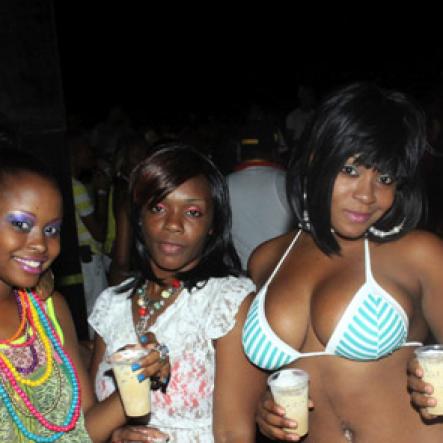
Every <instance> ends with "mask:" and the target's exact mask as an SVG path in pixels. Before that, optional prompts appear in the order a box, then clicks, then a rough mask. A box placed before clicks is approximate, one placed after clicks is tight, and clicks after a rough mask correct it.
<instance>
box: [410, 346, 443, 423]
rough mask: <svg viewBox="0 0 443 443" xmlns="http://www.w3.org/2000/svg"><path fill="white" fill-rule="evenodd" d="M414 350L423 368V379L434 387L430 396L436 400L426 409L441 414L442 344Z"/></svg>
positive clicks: (442, 395)
mask: <svg viewBox="0 0 443 443" xmlns="http://www.w3.org/2000/svg"><path fill="white" fill-rule="evenodd" d="M414 352H415V356H416V357H417V360H418V363H419V364H420V366H421V367H422V369H423V380H424V381H425V382H426V383H430V384H431V385H432V386H433V387H434V392H433V393H432V397H434V398H435V399H436V400H437V404H436V405H435V406H429V407H428V408H427V410H428V412H429V413H430V414H433V415H443V345H429V346H421V347H419V348H417V349H416V350H415V351H414Z"/></svg>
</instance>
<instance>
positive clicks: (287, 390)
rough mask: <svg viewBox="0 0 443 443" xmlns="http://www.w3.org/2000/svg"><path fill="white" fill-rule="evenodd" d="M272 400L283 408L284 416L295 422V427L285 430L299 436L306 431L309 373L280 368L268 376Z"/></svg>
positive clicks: (307, 427)
mask: <svg viewBox="0 0 443 443" xmlns="http://www.w3.org/2000/svg"><path fill="white" fill-rule="evenodd" d="M268 386H269V388H270V389H271V392H272V396H273V397H274V401H275V402H276V403H277V404H278V405H280V406H283V407H284V408H285V411H286V414H285V416H286V417H287V418H289V419H291V420H295V421H296V422H297V428H296V429H291V428H285V430H286V432H292V433H297V434H298V435H299V436H300V437H302V436H303V435H306V434H307V433H308V429H309V426H308V386H309V375H308V373H307V372H305V371H303V370H302V369H282V370H281V371H277V372H274V373H273V374H272V375H271V376H269V377H268Z"/></svg>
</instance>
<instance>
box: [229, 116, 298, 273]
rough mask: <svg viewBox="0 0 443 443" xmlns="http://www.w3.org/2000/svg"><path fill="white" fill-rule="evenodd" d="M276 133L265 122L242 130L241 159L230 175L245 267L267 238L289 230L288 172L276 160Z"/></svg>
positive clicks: (234, 230)
mask: <svg viewBox="0 0 443 443" xmlns="http://www.w3.org/2000/svg"><path fill="white" fill-rule="evenodd" d="M275 137H276V133H275V132H274V131H273V129H272V127H269V126H266V124H265V123H264V122H257V123H253V124H248V125H246V126H245V127H244V128H242V130H241V131H240V136H239V139H240V141H239V145H240V157H241V161H240V163H238V164H237V165H236V167H235V170H234V172H232V173H231V174H229V175H228V176H227V182H228V186H229V199H230V203H231V209H232V237H233V241H234V246H235V248H236V250H237V253H238V254H239V256H240V260H241V263H242V268H243V269H244V270H246V268H247V263H248V259H249V256H250V254H251V252H252V251H253V250H254V249H255V248H256V247H257V246H258V245H259V244H260V243H263V242H264V241H266V240H269V239H271V238H274V237H277V236H279V235H281V234H284V233H286V232H288V231H289V230H290V229H291V228H292V226H293V217H292V213H291V210H290V207H289V203H288V200H287V197H286V185H285V180H286V172H285V170H284V169H283V168H282V166H281V165H280V164H279V163H277V162H276V161H275V159H276V157H277V140H276V138H275Z"/></svg>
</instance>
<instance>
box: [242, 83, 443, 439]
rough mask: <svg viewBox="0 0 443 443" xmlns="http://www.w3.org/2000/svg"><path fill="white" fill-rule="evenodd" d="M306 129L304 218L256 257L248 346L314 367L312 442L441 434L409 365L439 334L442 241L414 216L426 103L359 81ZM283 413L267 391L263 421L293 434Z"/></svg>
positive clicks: (263, 360) (268, 430)
mask: <svg viewBox="0 0 443 443" xmlns="http://www.w3.org/2000/svg"><path fill="white" fill-rule="evenodd" d="M308 135H309V136H308V138H307V143H306V144H305V145H303V147H302V150H301V152H300V157H298V158H297V159H296V161H295V162H294V163H293V164H292V166H291V168H290V169H289V172H288V174H289V175H288V192H289V196H290V200H291V203H292V205H293V207H294V211H295V214H296V215H297V219H298V220H300V222H301V225H300V226H301V228H300V229H298V230H296V231H295V232H291V233H289V234H287V235H284V236H281V237H278V238H276V239H273V240H270V241H269V242H266V243H264V244H263V245H261V246H260V247H259V248H258V249H257V250H256V251H255V252H254V254H253V256H252V257H251V259H250V261H249V270H250V274H251V276H252V279H253V280H254V282H255V283H256V285H257V287H258V288H260V290H259V292H258V294H257V297H256V299H255V301H254V303H253V305H252V307H251V309H250V311H249V314H248V319H247V320H246V323H245V327H244V331H243V344H244V349H245V352H246V353H247V355H248V357H249V358H250V360H251V361H252V362H253V363H255V364H257V365H259V366H260V367H262V368H264V369H267V370H269V371H275V370H278V369H280V368H283V367H296V368H301V369H304V370H305V371H307V372H308V374H309V377H310V384H309V389H310V396H311V398H312V400H313V403H314V409H313V410H312V411H311V412H310V414H309V421H310V424H309V434H308V435H307V437H306V438H305V440H304V441H305V442H315V443H323V442H324V443H326V442H328V443H329V442H341V441H343V442H345V441H348V442H375V441H379V442H397V441H398V442H402V443H416V442H426V443H437V442H441V441H442V439H443V423H442V422H441V421H440V422H433V423H430V422H423V421H422V420H421V418H420V415H419V414H418V413H417V411H416V410H415V408H414V407H413V406H412V405H411V401H410V397H409V394H408V391H407V372H406V368H407V363H408V361H409V360H410V358H411V356H412V355H413V352H414V348H415V347H416V346H419V345H420V344H421V343H423V342H424V341H425V340H426V339H427V337H428V335H430V334H432V335H433V336H434V337H435V339H436V340H437V341H438V342H442V340H443V322H442V318H443V295H442V291H441V288H442V287H443V273H442V272H441V263H443V242H442V241H441V239H439V238H438V237H437V236H435V235H434V234H432V233H430V232H425V231H421V230H418V229H416V227H417V224H418V223H419V221H420V220H421V216H422V209H423V207H424V206H425V204H424V195H423V189H422V185H421V180H420V165H421V161H422V158H423V154H424V152H425V151H426V149H427V139H426V128H425V118H424V113H423V111H422V110H421V109H420V108H419V107H418V106H417V105H416V103H415V101H414V100H412V99H411V98H410V97H408V96H406V95H405V94H403V93H401V92H397V91H391V90H386V89H383V88H380V87H378V86H376V85H375V84H372V83H357V84H352V85H348V86H345V87H343V88H342V89H340V90H338V91H335V92H333V93H332V94H331V95H329V96H328V97H326V98H325V99H324V100H323V101H322V103H321V104H320V105H319V107H318V110H317V113H316V114H315V116H314V120H313V126H312V129H311V131H310V133H309V134H308ZM284 413H285V411H284V410H283V409H282V408H280V407H278V406H277V405H275V403H274V402H273V401H272V399H271V398H270V396H269V394H268V395H267V396H265V397H264V398H263V400H262V401H261V402H260V404H259V408H258V412H257V421H258V424H259V427H260V429H261V430H262V432H263V433H265V434H266V435H268V436H270V437H272V438H274V439H280V440H283V441H296V440H298V439H299V437H298V436H297V434H296V432H297V424H296V423H295V422H294V421H292V420H288V419H287V418H286V417H285V416H284ZM287 427H292V428H293V429H294V431H295V434H290V433H288V432H286V431H285V430H284V428H287Z"/></svg>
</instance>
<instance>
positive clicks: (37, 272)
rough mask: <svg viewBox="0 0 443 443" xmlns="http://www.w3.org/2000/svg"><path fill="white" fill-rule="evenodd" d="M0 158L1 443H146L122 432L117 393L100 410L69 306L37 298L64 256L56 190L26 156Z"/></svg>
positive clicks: (7, 153)
mask: <svg viewBox="0 0 443 443" xmlns="http://www.w3.org/2000/svg"><path fill="white" fill-rule="evenodd" d="M0 159H1V160H0V374H1V377H0V441H2V442H43V443H44V442H69V443H87V442H89V441H93V442H105V441H109V438H112V439H113V441H118V440H127V441H131V440H132V441H149V435H148V433H147V431H145V430H144V429H139V430H134V429H132V428H129V427H123V425H125V423H126V417H125V414H124V411H123V408H122V405H121V401H120V398H119V396H118V394H117V393H115V394H114V395H112V396H111V397H109V398H108V399H107V400H106V401H104V402H102V403H100V404H96V402H95V397H94V394H93V391H92V389H91V385H90V383H89V381H88V375H87V372H86V370H85V368H84V366H83V363H82V360H81V358H80V355H79V349H78V343H77V339H76V332H75V328H74V324H73V321H72V318H71V315H70V313H69V309H68V307H67V304H66V303H65V301H64V299H63V297H62V296H61V295H60V294H58V293H56V292H55V293H52V294H51V295H50V296H49V298H47V299H46V300H45V301H42V300H41V298H40V297H39V296H38V294H37V290H36V289H37V284H38V283H39V279H40V277H41V276H42V275H43V274H45V273H46V272H49V271H48V270H49V268H50V266H51V264H52V263H53V261H54V260H55V259H56V258H57V256H58V254H59V252H60V229H61V223H62V217H63V213H62V197H61V193H60V190H59V188H58V185H57V183H56V182H55V180H54V179H53V178H52V176H51V175H50V174H49V173H48V172H47V170H46V169H45V167H44V166H42V165H40V163H39V162H38V160H37V159H35V158H34V157H31V156H30V155H28V154H26V153H25V152H20V151H16V150H10V149H2V150H0ZM49 280H50V279H49ZM49 286H50V285H49ZM46 292H48V290H46ZM49 292H52V289H51V288H50V289H49ZM119 427H120V428H119ZM116 428H119V429H116ZM114 431H115V432H114Z"/></svg>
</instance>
